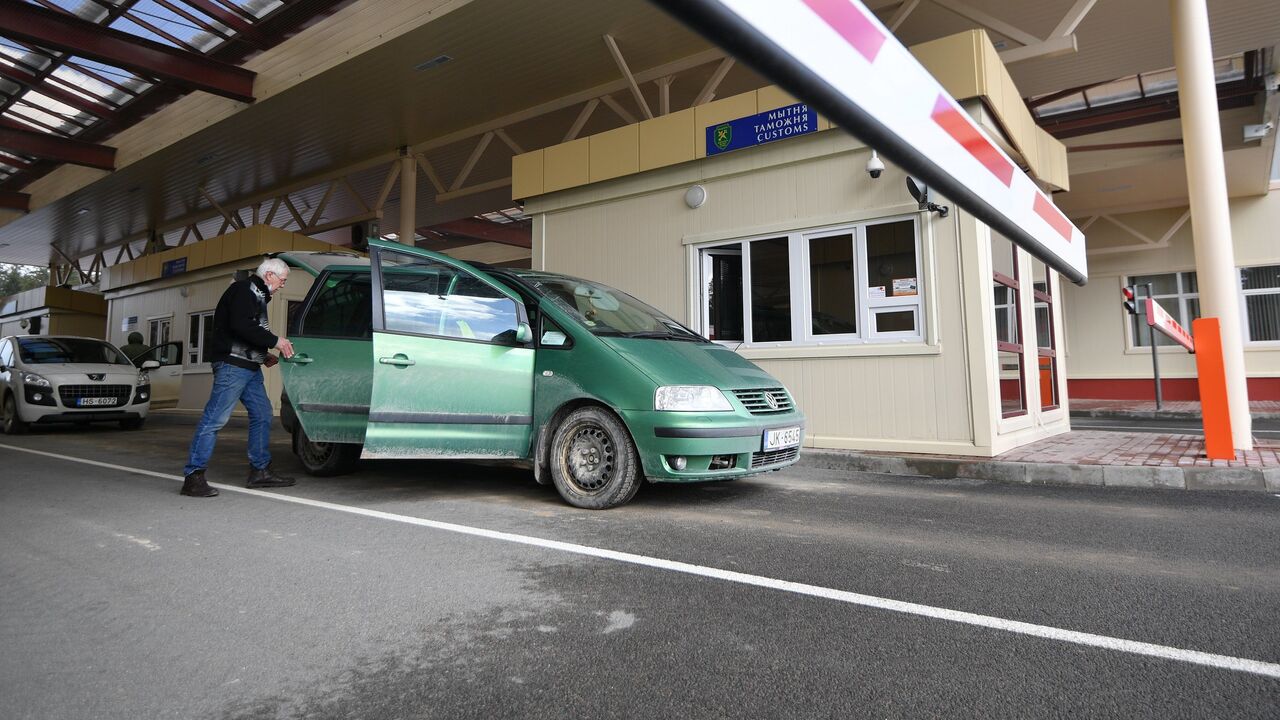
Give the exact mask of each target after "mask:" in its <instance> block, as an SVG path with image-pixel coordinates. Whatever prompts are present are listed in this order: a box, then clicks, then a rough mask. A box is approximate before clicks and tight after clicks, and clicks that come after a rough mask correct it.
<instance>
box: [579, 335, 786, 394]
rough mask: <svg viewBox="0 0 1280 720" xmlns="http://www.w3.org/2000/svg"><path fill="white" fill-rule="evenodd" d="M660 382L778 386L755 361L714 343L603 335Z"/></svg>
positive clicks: (633, 363) (629, 359) (721, 385)
mask: <svg viewBox="0 0 1280 720" xmlns="http://www.w3.org/2000/svg"><path fill="white" fill-rule="evenodd" d="M601 340H603V341H604V342H605V344H606V345H608V346H609V347H611V348H613V349H614V350H615V351H617V353H618V354H619V355H621V356H622V357H623V358H625V359H626V360H627V362H629V363H631V364H632V365H634V366H635V368H636V369H637V370H639V371H640V372H642V373H644V374H645V375H647V376H649V378H650V379H652V380H653V381H654V382H655V383H657V384H658V385H714V386H716V387H718V388H721V389H724V390H731V389H743V388H759V387H778V386H781V385H782V383H780V382H778V380H777V379H776V378H774V377H773V376H772V375H770V374H769V373H767V372H765V371H764V370H763V369H762V368H760V367H759V366H758V365H756V364H755V363H753V362H751V361H750V360H747V359H745V358H743V357H742V356H741V355H739V354H737V353H736V352H733V351H732V350H730V349H728V348H726V347H723V346H720V345H716V344H714V343H695V342H685V341H680V340H656V339H646V338H613V337H605V338H601Z"/></svg>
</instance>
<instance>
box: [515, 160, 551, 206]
mask: <svg viewBox="0 0 1280 720" xmlns="http://www.w3.org/2000/svg"><path fill="white" fill-rule="evenodd" d="M544 160H545V154H544V153H543V151H542V149H541V148H539V149H537V150H534V151H533V152H527V153H524V154H521V155H516V156H515V157H513V158H511V199H513V200H523V199H525V198H529V197H533V196H534V195H541V194H542V193H543V185H542V176H543V172H544V169H543V165H544Z"/></svg>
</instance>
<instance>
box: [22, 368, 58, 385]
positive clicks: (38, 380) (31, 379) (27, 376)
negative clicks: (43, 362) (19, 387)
mask: <svg viewBox="0 0 1280 720" xmlns="http://www.w3.org/2000/svg"><path fill="white" fill-rule="evenodd" d="M22 382H24V383H26V384H28V385H35V386H36V387H53V386H52V385H50V384H49V381H48V380H46V379H45V378H44V376H43V375H37V374H35V373H33V372H24V373H22Z"/></svg>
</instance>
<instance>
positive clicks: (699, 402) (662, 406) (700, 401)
mask: <svg viewBox="0 0 1280 720" xmlns="http://www.w3.org/2000/svg"><path fill="white" fill-rule="evenodd" d="M653 409H654V410H668V411H672V412H724V411H729V410H733V406H732V405H730V404H729V398H727V397H725V396H724V393H723V392H721V391H720V388H717V387H712V386H710V385H664V386H662V387H660V388H658V391H657V392H656V393H654V395H653Z"/></svg>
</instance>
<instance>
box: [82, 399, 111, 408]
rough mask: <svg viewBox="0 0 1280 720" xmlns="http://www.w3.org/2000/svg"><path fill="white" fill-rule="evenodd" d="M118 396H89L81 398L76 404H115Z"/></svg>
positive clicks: (86, 405) (85, 405)
mask: <svg viewBox="0 0 1280 720" xmlns="http://www.w3.org/2000/svg"><path fill="white" fill-rule="evenodd" d="M117 399H118V398H113V397H88V398H80V399H79V400H77V401H76V405H79V406H80V407H89V406H90V405H115V404H116V401H117Z"/></svg>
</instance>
